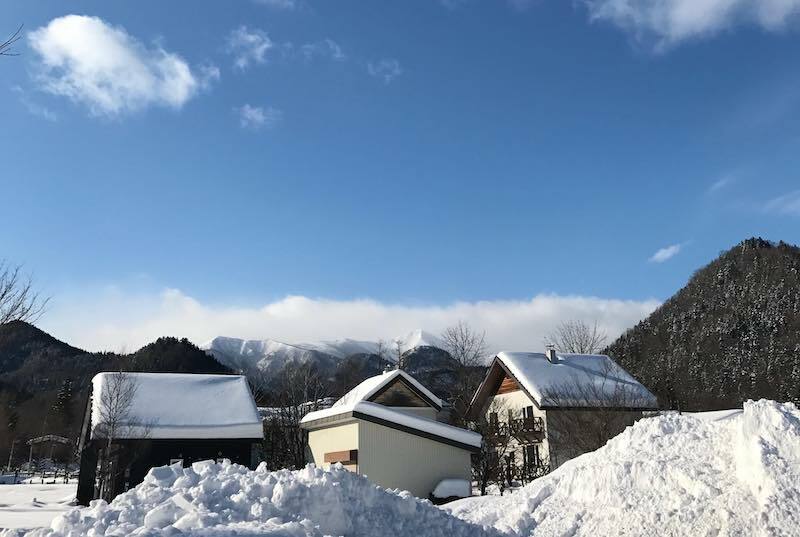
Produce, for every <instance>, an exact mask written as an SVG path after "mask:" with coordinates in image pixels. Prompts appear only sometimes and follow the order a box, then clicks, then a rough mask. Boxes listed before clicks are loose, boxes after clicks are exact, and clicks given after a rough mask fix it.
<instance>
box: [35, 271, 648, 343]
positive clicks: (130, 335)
mask: <svg viewBox="0 0 800 537" xmlns="http://www.w3.org/2000/svg"><path fill="white" fill-rule="evenodd" d="M75 301H79V302H77V303H79V304H80V307H79V308H76V307H75V304H76V302H75ZM658 305H659V302H658V301H657V300H654V299H653V300H642V301H634V300H615V299H605V298H598V297H585V296H559V295H551V294H540V295H536V296H534V297H533V298H531V299H526V300H486V301H477V302H453V303H451V304H446V305H414V304H390V303H384V302H380V301H376V300H371V299H354V300H329V299H319V298H309V297H305V296H287V297H285V298H282V299H280V300H276V301H274V302H269V303H266V304H263V305H261V306H235V305H218V304H210V303H204V302H202V301H200V300H198V299H196V298H193V297H191V296H189V295H187V294H185V293H184V292H182V291H180V290H178V289H165V290H163V291H161V292H158V293H142V294H137V293H131V292H128V291H125V290H122V289H120V288H115V287H109V288H105V289H103V290H100V291H94V292H92V291H90V292H86V293H81V294H80V296H74V297H70V296H64V295H62V296H60V297H56V300H54V303H53V307H52V309H51V310H50V311H49V312H48V314H47V316H45V317H44V318H43V319H42V321H41V323H40V324H41V326H42V328H43V329H45V330H47V331H48V332H50V333H51V334H53V335H54V336H56V337H58V338H59V339H63V340H65V341H67V342H69V343H70V344H73V345H77V346H79V347H81V348H85V349H87V350H112V351H121V350H122V351H128V352H130V351H133V350H136V349H137V348H139V347H140V346H142V345H144V344H146V343H148V342H150V341H153V340H155V339H156V338H158V337H160V336H176V337H187V338H189V339H190V340H192V341H193V342H195V343H197V344H202V343H204V342H206V341H208V340H210V339H212V338H213V337H215V336H220V335H224V336H232V337H239V338H244V339H263V338H272V339H276V340H279V341H284V342H289V343H294V342H301V341H305V342H309V341H320V340H333V339H338V338H353V339H359V340H377V339H389V338H392V337H395V336H396V335H397V334H404V333H407V332H409V331H411V330H413V329H415V328H423V329H424V330H426V331H428V332H431V333H433V334H438V333H440V332H441V331H442V330H443V329H444V328H445V327H447V326H450V325H452V324H455V323H456V322H458V321H459V320H463V321H466V322H468V323H470V324H471V325H472V326H474V327H475V328H478V329H480V330H485V331H486V337H487V341H488V343H489V344H490V346H491V348H492V350H500V349H504V350H539V349H541V348H542V347H543V345H544V343H543V340H544V338H545V336H546V335H547V334H548V333H550V332H551V331H552V330H553V329H554V328H555V327H556V326H557V325H558V323H559V322H561V321H564V320H568V319H583V320H586V321H591V322H593V321H595V320H596V321H597V322H598V325H599V326H600V327H602V328H603V329H604V330H606V331H607V332H608V334H609V336H610V337H611V338H614V337H616V336H618V335H619V334H621V333H622V332H623V331H624V330H625V329H627V328H630V327H632V326H633V325H634V324H636V323H637V322H638V321H639V320H641V319H643V318H644V317H646V316H647V315H648V314H649V313H651V312H652V311H653V310H654V309H655V308H656V307H658Z"/></svg>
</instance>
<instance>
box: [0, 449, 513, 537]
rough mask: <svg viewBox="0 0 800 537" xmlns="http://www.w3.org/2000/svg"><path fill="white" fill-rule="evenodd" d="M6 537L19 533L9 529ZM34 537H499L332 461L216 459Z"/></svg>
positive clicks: (172, 469)
mask: <svg viewBox="0 0 800 537" xmlns="http://www.w3.org/2000/svg"><path fill="white" fill-rule="evenodd" d="M7 535H16V534H14V533H10V534H7ZM26 535H28V536H29V537H33V536H36V537H45V536H47V537H77V536H83V535H91V536H92V537H100V536H111V535H114V536H123V535H139V536H145V535H146V536H147V537H156V536H175V535H183V536H185V535H192V536H209V537H211V536H213V537H222V536H225V537H229V536H240V535H242V536H243V535H248V536H253V535H259V536H262V535H269V536H276V537H277V536H280V537H300V536H303V537H307V536H314V537H317V536H319V537H321V536H323V535H353V536H356V535H357V536H372V535H375V536H378V535H387V536H388V535H396V536H409V537H411V536H413V537H420V536H423V535H430V536H441V537H468V536H469V537H473V536H481V535H494V536H499V535H500V534H499V533H498V532H495V531H493V530H484V529H481V528H479V527H476V526H474V525H472V524H470V523H468V522H465V521H463V520H460V519H458V518H455V517H452V516H450V515H449V514H447V513H446V512H444V511H441V510H439V509H437V508H436V507H434V506H433V505H432V504H431V503H430V502H427V501H422V500H418V499H417V498H414V497H413V496H411V494H409V493H408V492H395V491H387V490H385V489H382V488H380V487H378V486H376V485H374V484H372V483H370V482H369V481H368V480H367V479H366V478H364V477H362V476H359V475H357V474H354V473H351V472H349V471H347V470H344V469H343V468H342V467H340V466H339V467H334V468H332V469H331V470H330V471H323V470H321V469H318V468H315V467H314V466H313V465H309V466H308V467H306V468H305V469H303V470H298V471H289V470H281V471H277V472H269V471H267V470H266V469H265V467H264V466H263V465H262V466H261V467H259V468H258V469H257V470H255V471H251V470H248V469H247V468H246V467H244V466H239V465H236V464H231V463H228V462H224V463H221V464H217V463H215V462H213V461H204V462H199V463H195V464H193V465H192V467H191V468H181V467H180V465H173V466H162V467H159V468H154V469H152V470H151V471H150V473H149V474H148V475H147V477H146V478H145V481H144V482H143V483H142V484H140V485H138V486H137V487H135V488H134V489H132V490H130V491H128V492H126V493H125V494H122V495H120V496H118V497H117V498H115V499H114V501H113V502H111V503H110V504H108V503H106V502H104V501H102V500H95V501H94V502H92V505H91V506H90V507H86V508H76V509H73V510H71V511H69V512H67V513H65V514H63V515H61V516H59V517H57V518H56V519H55V520H53V522H52V524H51V526H50V528H48V529H39V530H34V531H32V532H30V533H28V534H26Z"/></svg>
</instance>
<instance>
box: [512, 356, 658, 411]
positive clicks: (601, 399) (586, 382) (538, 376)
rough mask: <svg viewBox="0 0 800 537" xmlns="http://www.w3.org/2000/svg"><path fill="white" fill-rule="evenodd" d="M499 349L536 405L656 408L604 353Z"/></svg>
mask: <svg viewBox="0 0 800 537" xmlns="http://www.w3.org/2000/svg"><path fill="white" fill-rule="evenodd" d="M556 356H557V359H556V360H554V361H552V362H551V361H550V360H549V359H548V358H547V356H546V355H545V354H543V353H538V352H501V353H499V354H498V355H497V360H498V361H500V362H502V364H503V365H504V366H505V367H506V368H507V369H508V371H509V372H510V373H511V374H512V375H513V376H514V378H515V379H516V380H517V382H519V383H520V384H521V385H522V387H523V388H524V389H525V391H527V392H528V394H529V395H530V396H531V397H533V398H534V399H535V400H536V402H537V404H539V406H545V407H547V406H550V407H574V406H578V407H585V406H620V407H631V408H634V407H635V408H655V407H657V405H658V401H657V399H656V397H655V396H654V395H653V394H652V393H650V391H649V390H648V389H647V388H645V387H644V386H642V384H641V383H639V381H637V380H636V379H635V378H633V377H632V376H631V375H630V374H629V373H628V372H627V371H625V370H624V369H623V368H622V367H621V366H619V365H618V364H617V363H616V362H615V361H614V360H612V359H611V358H609V357H608V356H606V355H604V354H568V353H557V355H556Z"/></svg>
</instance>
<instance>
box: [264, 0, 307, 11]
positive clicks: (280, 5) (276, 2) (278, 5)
mask: <svg viewBox="0 0 800 537" xmlns="http://www.w3.org/2000/svg"><path fill="white" fill-rule="evenodd" d="M255 2H256V4H262V5H265V6H267V7H271V8H273V9H286V10H290V9H294V8H296V7H297V6H298V2H297V0H255Z"/></svg>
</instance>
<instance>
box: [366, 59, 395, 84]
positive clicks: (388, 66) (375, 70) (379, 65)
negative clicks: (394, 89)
mask: <svg viewBox="0 0 800 537" xmlns="http://www.w3.org/2000/svg"><path fill="white" fill-rule="evenodd" d="M367 71H368V72H369V74H370V75H372V76H374V77H377V78H381V79H383V82H384V83H385V84H388V83H390V82H391V81H392V80H394V79H395V78H397V77H398V76H400V75H401V74H403V69H402V68H401V67H400V62H398V61H397V60H395V59H393V58H383V59H381V60H378V61H377V62H369V63H368V64H367Z"/></svg>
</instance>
